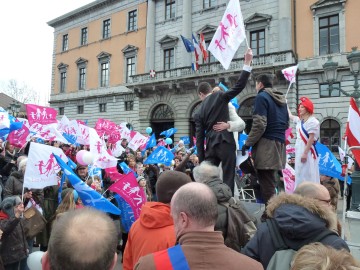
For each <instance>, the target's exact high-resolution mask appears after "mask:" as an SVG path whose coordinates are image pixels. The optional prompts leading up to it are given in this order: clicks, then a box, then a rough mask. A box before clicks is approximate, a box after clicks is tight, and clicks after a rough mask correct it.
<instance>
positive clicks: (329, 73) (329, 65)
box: [323, 47, 360, 211]
mask: <svg viewBox="0 0 360 270" xmlns="http://www.w3.org/2000/svg"><path fill="white" fill-rule="evenodd" d="M351 49H352V52H351V53H350V54H349V55H348V56H347V57H346V58H347V60H348V62H349V66H350V71H351V74H352V75H353V76H354V89H355V90H354V91H353V92H352V93H349V92H347V91H344V90H343V89H341V88H339V87H335V86H333V84H334V82H335V80H336V77H337V68H338V63H336V62H333V61H332V59H331V56H330V57H329V58H328V60H327V62H326V63H325V64H324V65H323V69H324V72H325V77H326V80H327V82H328V83H329V90H330V93H331V91H332V90H334V89H335V90H339V91H340V92H341V93H342V94H343V95H345V96H347V97H352V98H354V99H355V101H356V104H357V106H358V108H360V91H359V81H358V76H359V72H360V51H358V50H357V47H353V48H351ZM357 151H359V150H357ZM351 178H352V184H351V188H352V199H351V206H350V210H351V211H360V169H359V165H358V164H356V162H355V171H354V172H353V173H352V175H351Z"/></svg>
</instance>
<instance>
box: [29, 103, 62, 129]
mask: <svg viewBox="0 0 360 270" xmlns="http://www.w3.org/2000/svg"><path fill="white" fill-rule="evenodd" d="M25 106H26V114H27V116H28V120H29V124H30V125H32V124H33V123H40V124H42V125H47V124H51V123H57V120H56V115H57V111H56V110H55V109H53V108H50V107H43V106H39V105H34V104H26V105H25Z"/></svg>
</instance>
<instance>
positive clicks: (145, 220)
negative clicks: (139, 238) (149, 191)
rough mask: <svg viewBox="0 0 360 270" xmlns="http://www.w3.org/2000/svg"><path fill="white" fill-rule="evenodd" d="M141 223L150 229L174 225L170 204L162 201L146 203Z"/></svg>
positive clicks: (142, 211) (142, 209)
mask: <svg viewBox="0 0 360 270" xmlns="http://www.w3.org/2000/svg"><path fill="white" fill-rule="evenodd" d="M140 223H141V225H143V226H144V227H146V228H149V229H154V228H162V227H166V226H170V225H174V221H173V219H172V217H171V215H170V205H167V204H164V203H160V202H147V203H145V204H144V205H143V206H142V208H141V213H140Z"/></svg>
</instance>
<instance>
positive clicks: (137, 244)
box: [123, 202, 176, 270]
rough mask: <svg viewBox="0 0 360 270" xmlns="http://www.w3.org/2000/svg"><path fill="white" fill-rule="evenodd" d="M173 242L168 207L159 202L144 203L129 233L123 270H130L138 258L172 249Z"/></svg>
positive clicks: (173, 231)
mask: <svg viewBox="0 0 360 270" xmlns="http://www.w3.org/2000/svg"><path fill="white" fill-rule="evenodd" d="M175 242H176V236H175V230H174V221H173V219H172V217H171V216H170V206H169V205H167V204H163V203H160V202H147V203H145V204H144V205H143V206H142V208H141V213H140V218H139V219H138V220H136V221H135V222H134V224H133V225H132V226H131V229H130V231H129V235H128V240H127V242H126V247H125V252H124V255H123V256H124V257H123V269H124V270H132V269H133V268H134V265H135V264H136V262H137V261H138V260H139V258H140V257H142V256H144V255H147V254H150V253H153V252H156V251H160V250H163V249H167V248H169V247H172V246H174V245H175Z"/></svg>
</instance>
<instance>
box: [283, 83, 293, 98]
mask: <svg viewBox="0 0 360 270" xmlns="http://www.w3.org/2000/svg"><path fill="white" fill-rule="evenodd" d="M291 85H292V83H290V84H289V87H288V89H287V91H286V94H285V99H286V97H287V95H288V93H289V90H290V87H291Z"/></svg>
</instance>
